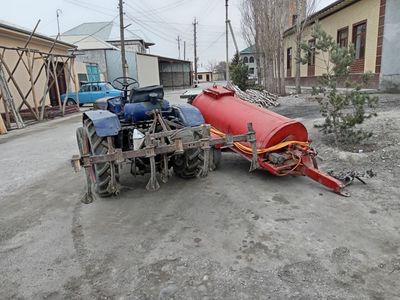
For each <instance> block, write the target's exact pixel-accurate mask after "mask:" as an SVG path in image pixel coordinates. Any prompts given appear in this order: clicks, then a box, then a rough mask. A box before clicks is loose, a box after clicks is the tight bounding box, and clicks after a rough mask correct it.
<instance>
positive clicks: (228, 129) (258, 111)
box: [193, 86, 308, 148]
mask: <svg viewBox="0 0 400 300" xmlns="http://www.w3.org/2000/svg"><path fill="white" fill-rule="evenodd" d="M193 105H194V106H195V107H197V108H198V109H199V110H200V111H201V113H202V114H203V117H204V119H205V121H206V123H208V124H211V125H212V126H213V127H215V128H216V129H218V130H220V131H222V132H224V133H227V134H232V135H238V134H246V133H247V124H248V123H250V122H251V123H253V129H254V131H255V132H256V139H257V148H268V147H272V146H275V145H277V144H279V143H281V142H284V141H301V142H307V141H308V133H307V129H306V128H305V127H304V125H303V124H301V123H300V122H298V121H296V120H292V119H289V118H286V117H284V116H281V115H279V114H277V113H274V112H272V111H269V110H267V109H263V108H261V107H258V106H257V105H255V104H252V103H248V102H246V101H243V100H240V99H238V98H236V97H235V94H234V92H232V91H230V90H228V89H225V88H224V87H221V86H214V87H212V88H208V89H206V90H204V91H203V93H201V94H200V95H198V96H197V97H196V98H195V99H194V101H193Z"/></svg>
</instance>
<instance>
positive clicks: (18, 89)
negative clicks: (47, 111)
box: [0, 52, 39, 121]
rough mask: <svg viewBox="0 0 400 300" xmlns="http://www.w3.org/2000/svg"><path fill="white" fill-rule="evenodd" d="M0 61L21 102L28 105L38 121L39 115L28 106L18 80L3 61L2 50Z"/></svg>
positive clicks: (27, 105)
mask: <svg viewBox="0 0 400 300" xmlns="http://www.w3.org/2000/svg"><path fill="white" fill-rule="evenodd" d="M0 63H1V64H2V65H3V66H4V69H5V70H6V71H7V74H8V75H9V76H10V78H11V80H12V82H13V84H14V86H15V88H16V90H17V92H18V94H19V95H20V97H21V100H22V102H23V103H24V104H25V105H26V107H28V109H29V110H30V111H31V113H32V114H33V116H34V117H35V119H36V120H37V121H39V116H38V115H37V114H36V112H35V111H34V110H33V109H32V107H31V106H30V104H29V103H28V101H26V99H25V98H24V94H23V93H22V91H21V89H20V87H19V85H18V82H17V81H16V79H15V78H14V75H13V74H11V70H10V68H9V67H8V66H7V64H6V63H5V61H4V52H3V54H2V55H0Z"/></svg>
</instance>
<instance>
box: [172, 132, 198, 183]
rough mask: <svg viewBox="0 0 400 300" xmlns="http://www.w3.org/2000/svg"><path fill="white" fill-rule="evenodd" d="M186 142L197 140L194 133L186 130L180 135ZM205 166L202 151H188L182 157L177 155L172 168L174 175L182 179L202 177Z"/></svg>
mask: <svg viewBox="0 0 400 300" xmlns="http://www.w3.org/2000/svg"><path fill="white" fill-rule="evenodd" d="M179 136H180V137H181V138H182V140H183V141H184V142H189V141H193V140H195V139H196V138H195V136H194V134H193V132H192V131H190V130H185V131H183V132H181V133H180V134H179ZM202 164H203V159H202V150H201V149H188V150H186V151H185V152H184V153H183V154H182V155H175V156H174V158H173V162H172V166H173V169H174V173H175V174H176V175H177V176H179V177H181V178H194V177H197V176H198V175H200V173H201V167H202Z"/></svg>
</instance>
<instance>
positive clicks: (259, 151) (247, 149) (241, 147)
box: [211, 127, 309, 155]
mask: <svg viewBox="0 0 400 300" xmlns="http://www.w3.org/2000/svg"><path fill="white" fill-rule="evenodd" d="M211 132H212V133H214V134H216V135H219V136H225V133H223V132H221V131H219V130H218V129H216V128H214V127H211ZM233 144H234V145H235V147H236V148H238V149H239V150H240V151H242V152H243V153H246V154H250V155H251V154H252V153H253V151H252V149H251V148H250V147H248V146H246V145H243V144H242V143H239V142H234V143H233ZM293 144H296V145H300V146H305V147H308V146H309V143H308V142H301V141H286V142H282V143H279V144H277V145H275V146H272V147H269V148H261V149H257V155H260V154H264V153H267V152H273V151H276V150H279V149H282V148H285V147H287V146H289V145H293Z"/></svg>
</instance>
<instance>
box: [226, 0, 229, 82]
mask: <svg viewBox="0 0 400 300" xmlns="http://www.w3.org/2000/svg"><path fill="white" fill-rule="evenodd" d="M225 27H226V28H225V31H226V32H225V42H226V45H225V46H226V81H228V82H229V48H228V43H229V33H228V30H229V28H228V27H229V19H228V0H225Z"/></svg>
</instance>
